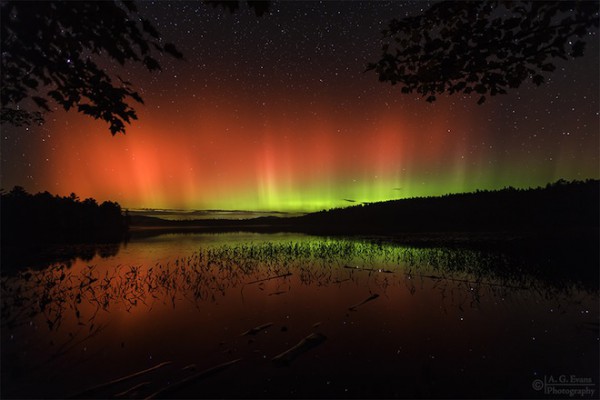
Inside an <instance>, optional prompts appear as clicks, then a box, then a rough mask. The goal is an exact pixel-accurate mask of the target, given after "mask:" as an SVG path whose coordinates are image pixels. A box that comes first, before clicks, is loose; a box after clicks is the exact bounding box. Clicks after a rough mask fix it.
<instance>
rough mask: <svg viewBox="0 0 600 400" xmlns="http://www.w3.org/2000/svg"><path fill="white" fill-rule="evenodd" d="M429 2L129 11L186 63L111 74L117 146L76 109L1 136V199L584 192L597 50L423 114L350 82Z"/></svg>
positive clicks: (593, 168)
mask: <svg viewBox="0 0 600 400" xmlns="http://www.w3.org/2000/svg"><path fill="white" fill-rule="evenodd" d="M427 7H428V3H426V2H411V3H403V2H392V3H387V2H365V3H362V2H344V3H339V2H323V3H318V2H306V3H305V2H281V3H274V4H272V6H271V13H270V14H269V15H265V16H263V17H261V18H257V17H256V16H255V14H254V12H253V11H251V10H248V9H247V7H246V6H245V5H244V4H242V7H241V9H240V10H238V11H237V12H236V13H234V14H230V13H228V12H226V11H223V10H222V9H215V8H213V7H211V6H207V5H204V4H202V3H199V2H172V3H170V2H147V3H139V8H140V11H141V13H142V14H143V15H145V16H147V17H148V18H149V19H150V20H151V21H153V22H154V23H155V26H156V27H157V28H158V29H159V31H160V32H161V33H162V34H163V37H164V39H165V40H166V41H171V42H174V43H175V44H176V45H177V46H178V48H179V49H180V50H181V51H182V52H183V53H184V56H185V61H178V60H175V59H172V58H168V57H164V58H160V59H159V61H160V62H161V64H162V66H163V70H162V71H161V72H160V73H150V72H147V71H145V70H144V69H143V68H142V67H141V66H134V65H129V66H126V68H121V67H119V68H117V67H116V66H115V65H113V64H112V63H108V64H107V65H108V66H109V68H111V69H113V70H114V71H115V73H118V74H120V75H121V76H124V77H126V78H127V79H129V80H131V81H132V82H133V83H134V85H135V87H136V88H138V89H139V91H140V94H141V95H142V97H143V98H144V100H145V105H135V108H136V110H137V112H138V116H139V120H138V121H134V123H133V125H131V126H129V127H127V134H126V135H122V134H118V135H116V136H114V137H113V136H111V134H110V132H109V130H108V125H107V124H106V123H104V122H99V121H94V120H93V119H90V118H89V117H85V116H82V115H80V114H77V113H75V112H69V113H66V112H64V111H62V110H57V111H56V112H54V113H52V114H49V115H47V123H46V124H45V125H44V126H42V127H37V126H33V127H30V128H15V127H12V126H9V125H3V126H2V142H1V143H2V148H1V154H2V163H1V174H2V176H1V184H2V188H3V189H5V190H10V189H11V188H12V187H13V186H14V185H21V186H23V187H25V189H27V190H28V191H30V192H33V193H36V192H38V191H46V190H47V191H49V192H51V193H53V194H59V195H68V194H69V193H71V192H75V193H76V194H77V195H79V196H80V197H81V198H87V197H93V198H95V199H97V200H99V201H104V200H114V201H118V202H119V203H120V204H121V205H122V206H124V207H130V208H142V207H143V208H178V209H238V210H240V209H242V210H277V211H315V210H320V209H324V208H331V207H340V206H347V205H351V204H353V203H352V201H355V202H365V201H380V200H389V199H396V198H404V197H413V196H424V195H441V194H446V193H456V192H463V191H472V190H475V189H499V188H502V187H505V186H515V187H532V186H533V187H534V186H540V185H545V184H546V183H548V182H552V181H556V180H557V179H559V178H563V179H567V180H571V179H587V178H599V177H600V172H599V146H600V145H599V118H598V117H599V112H598V110H599V107H598V97H599V90H600V89H599V85H598V81H599V78H598V71H599V62H598V54H599V48H598V35H597V32H595V31H594V32H590V33H589V40H588V47H587V48H586V54H585V56H584V57H582V58H578V59H574V60H571V61H569V62H562V61H556V65H557V67H558V68H557V70H556V71H555V72H554V73H549V74H547V75H546V81H547V83H546V84H544V85H542V86H540V87H536V86H535V85H533V84H531V83H527V84H525V85H523V86H521V87H520V88H519V89H518V90H513V91H512V92H509V94H508V95H501V96H495V97H491V98H488V100H487V101H486V103H484V104H483V105H477V104H476V103H477V99H478V96H473V97H470V96H463V95H454V96H438V99H439V100H438V101H436V102H435V103H433V104H429V103H427V102H425V100H424V99H423V98H421V97H420V96H417V95H405V94H401V93H400V88H399V87H392V86H390V85H389V84H387V83H386V84H384V83H380V82H378V78H377V75H376V74H375V73H374V72H368V73H363V71H364V69H365V67H366V64H367V63H368V62H374V61H377V59H378V56H379V55H380V52H381V50H380V48H381V42H380V37H381V34H380V31H381V29H383V28H384V27H385V26H386V24H387V22H388V21H389V20H390V19H391V18H392V17H402V16H405V15H414V14H415V13H418V12H419V11H420V10H421V9H424V8H427Z"/></svg>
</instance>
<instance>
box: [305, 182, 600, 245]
mask: <svg viewBox="0 0 600 400" xmlns="http://www.w3.org/2000/svg"><path fill="white" fill-rule="evenodd" d="M599 193H600V181H598V180H587V181H573V182H566V181H563V180H560V181H557V182H556V183H553V184H548V185H547V186H546V187H544V188H536V189H515V188H511V187H509V188H505V189H502V190H496V191H477V192H474V193H461V194H451V195H446V196H441V197H426V198H411V199H403V200H393V201H386V202H379V203H370V204H366V205H359V206H353V207H348V208H341V209H333V210H328V211H321V212H317V213H312V214H308V215H306V216H303V217H300V218H298V224H299V225H300V226H302V227H304V228H308V229H318V230H320V231H330V232H332V233H333V232H346V233H353V232H361V233H390V234H392V233H404V232H500V231H519V232H523V231H540V230H564V229H580V228H598V222H599V218H600V215H599V204H600V203H599Z"/></svg>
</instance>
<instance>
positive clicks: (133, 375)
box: [72, 361, 172, 398]
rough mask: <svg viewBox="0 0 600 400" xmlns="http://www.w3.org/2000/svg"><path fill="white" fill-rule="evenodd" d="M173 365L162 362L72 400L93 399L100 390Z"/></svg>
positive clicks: (104, 384) (77, 395)
mask: <svg viewBox="0 0 600 400" xmlns="http://www.w3.org/2000/svg"><path fill="white" fill-rule="evenodd" d="M171 363H172V362H171V361H165V362H162V363H160V364H157V365H155V366H154V367H151V368H148V369H144V370H142V371H138V372H134V373H133V374H130V375H126V376H123V377H121V378H117V379H113V380H112V381H109V382H105V383H102V384H100V385H96V386H94V387H91V388H89V389H87V390H84V391H83V392H81V393H79V394H76V395H75V396H72V398H89V397H93V396H92V395H93V394H94V393H95V392H98V391H99V390H102V389H106V388H108V387H111V386H114V385H116V384H118V383H121V382H125V381H128V380H131V379H133V378H137V377H138V376H142V375H145V374H147V373H149V372H152V371H156V370H157V369H159V368H162V367H164V366H166V365H169V364H171Z"/></svg>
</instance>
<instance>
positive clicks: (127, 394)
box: [114, 382, 150, 399]
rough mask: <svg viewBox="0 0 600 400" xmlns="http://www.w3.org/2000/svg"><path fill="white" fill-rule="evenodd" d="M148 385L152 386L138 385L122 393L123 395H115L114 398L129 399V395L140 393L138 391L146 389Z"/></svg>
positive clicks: (146, 384)
mask: <svg viewBox="0 0 600 400" xmlns="http://www.w3.org/2000/svg"><path fill="white" fill-rule="evenodd" d="M148 385H150V382H142V383H138V384H137V385H135V386H133V387H131V388H129V389H127V390H125V391H123V392H121V393H117V394H115V396H114V397H116V398H119V399H120V398H123V397H127V396H129V395H131V394H134V393H135V392H136V391H138V390H140V389H141V388H144V387H146V386H148Z"/></svg>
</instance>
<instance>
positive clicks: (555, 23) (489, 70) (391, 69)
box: [367, 0, 599, 104]
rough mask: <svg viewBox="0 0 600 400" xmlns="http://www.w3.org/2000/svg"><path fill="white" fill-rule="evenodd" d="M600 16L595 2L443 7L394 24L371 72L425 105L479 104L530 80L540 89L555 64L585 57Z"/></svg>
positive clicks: (454, 3) (463, 3)
mask: <svg viewBox="0 0 600 400" xmlns="http://www.w3.org/2000/svg"><path fill="white" fill-rule="evenodd" d="M598 8H599V3H598V2H597V1H553V2H550V1H498V0H495V1H490V0H488V1H469V2H467V1H444V2H441V3H438V4H434V5H433V6H432V7H431V8H429V9H428V10H426V11H425V12H424V13H423V14H422V15H419V16H415V17H407V18H404V19H400V20H397V19H393V20H392V21H391V22H390V23H389V26H388V28H387V29H385V30H384V31H383V32H382V33H383V36H384V41H385V42H386V43H385V44H384V45H383V48H382V50H383V54H382V56H381V59H380V60H379V61H377V62H375V63H370V64H369V65H368V66H367V71H369V70H374V71H375V72H376V73H377V74H378V75H379V80H380V81H382V82H390V83H391V84H392V85H396V84H399V85H401V86H402V88H401V91H402V93H413V92H416V93H419V94H421V95H422V96H423V97H426V99H427V101H428V102H433V101H435V99H436V95H437V94H442V93H448V94H453V93H460V92H462V93H465V94H469V93H477V94H479V95H480V97H479V101H478V103H479V104H481V103H483V102H484V101H485V99H486V97H485V96H486V95H487V94H489V95H492V96H494V95H497V94H504V93H506V91H507V89H508V88H517V87H519V86H520V85H521V83H523V82H524V81H526V80H528V79H531V81H532V82H533V83H534V84H536V85H541V84H542V83H543V82H544V76H543V73H544V72H551V71H554V69H555V68H556V67H555V65H554V64H553V63H552V61H553V60H554V59H557V58H561V59H564V60H567V59H569V58H570V57H579V56H582V55H583V51H584V48H585V42H584V41H583V40H582V39H583V38H584V36H586V35H587V34H588V31H589V30H590V29H591V28H592V27H596V28H597V27H598Z"/></svg>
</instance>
